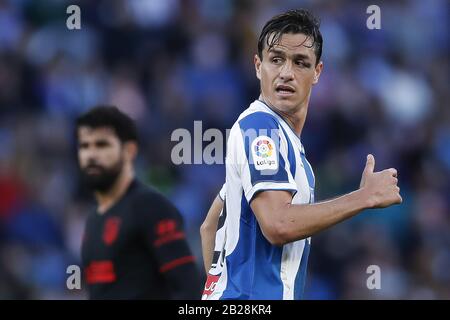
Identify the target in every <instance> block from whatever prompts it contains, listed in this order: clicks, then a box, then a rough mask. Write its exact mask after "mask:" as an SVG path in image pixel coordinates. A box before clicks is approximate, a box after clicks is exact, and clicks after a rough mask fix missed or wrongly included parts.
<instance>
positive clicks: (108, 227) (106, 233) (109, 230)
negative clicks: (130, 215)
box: [103, 217, 122, 246]
mask: <svg viewBox="0 0 450 320" xmlns="http://www.w3.org/2000/svg"><path fill="white" fill-rule="evenodd" d="M121 222H122V220H121V219H120V218H119V217H111V218H108V220H106V222H105V225H104V228H103V242H104V243H105V244H106V245H108V246H110V245H112V244H113V243H114V241H116V239H117V235H118V234H119V229H120V224H121Z"/></svg>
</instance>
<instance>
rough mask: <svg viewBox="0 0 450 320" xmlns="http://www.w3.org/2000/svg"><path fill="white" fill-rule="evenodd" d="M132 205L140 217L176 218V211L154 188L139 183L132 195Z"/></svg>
mask: <svg viewBox="0 0 450 320" xmlns="http://www.w3.org/2000/svg"><path fill="white" fill-rule="evenodd" d="M132 205H133V208H134V210H133V211H136V212H138V213H139V215H140V216H152V217H155V218H158V217H162V216H178V215H179V213H178V210H177V209H176V208H175V206H174V205H173V204H172V203H171V202H170V200H169V199H168V198H167V197H166V196H164V195H163V194H162V193H161V192H159V191H158V190H156V189H155V188H154V187H151V186H148V185H146V184H144V183H141V182H139V183H138V186H137V188H136V189H135V190H134V192H133V194H132Z"/></svg>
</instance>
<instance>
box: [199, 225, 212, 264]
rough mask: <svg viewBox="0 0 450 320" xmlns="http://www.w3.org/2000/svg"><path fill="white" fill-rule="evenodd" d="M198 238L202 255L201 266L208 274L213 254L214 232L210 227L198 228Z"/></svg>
mask: <svg viewBox="0 0 450 320" xmlns="http://www.w3.org/2000/svg"><path fill="white" fill-rule="evenodd" d="M200 237H201V241H202V254H203V264H204V267H205V271H206V273H208V271H209V268H210V267H211V263H212V259H213V254H214V244H215V237H216V232H215V229H213V228H212V227H211V226H204V225H202V227H201V228H200Z"/></svg>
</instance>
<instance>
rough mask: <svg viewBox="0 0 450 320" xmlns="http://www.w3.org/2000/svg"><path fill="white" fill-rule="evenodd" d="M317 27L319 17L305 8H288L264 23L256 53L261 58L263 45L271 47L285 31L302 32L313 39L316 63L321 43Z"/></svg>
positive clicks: (320, 51) (318, 59)
mask: <svg viewBox="0 0 450 320" xmlns="http://www.w3.org/2000/svg"><path fill="white" fill-rule="evenodd" d="M319 27H320V21H319V19H318V18H316V17H315V16H314V15H313V14H312V13H310V12H309V11H308V10H305V9H298V10H289V11H287V12H285V13H282V14H279V15H276V16H275V17H273V18H272V19H270V20H269V21H268V22H267V23H266V24H265V26H264V27H263V29H262V31H261V34H260V36H259V39H258V55H259V57H260V59H261V60H262V51H263V49H264V45H267V46H268V47H269V48H272V47H273V46H274V45H275V44H277V43H278V42H279V41H280V38H281V36H282V35H283V34H285V33H294V34H295V33H303V34H304V35H306V36H307V37H308V38H311V39H312V40H313V44H312V47H314V53H315V54H316V64H317V63H319V61H320V57H321V56H322V44H323V39H322V34H321V33H320V30H319ZM271 35H273V37H271ZM308 38H307V39H308ZM269 41H270V43H269Z"/></svg>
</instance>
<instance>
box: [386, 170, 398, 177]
mask: <svg viewBox="0 0 450 320" xmlns="http://www.w3.org/2000/svg"><path fill="white" fill-rule="evenodd" d="M387 171H389V172H390V173H391V174H392V176H393V177H397V170H396V169H394V168H389V169H387Z"/></svg>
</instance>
